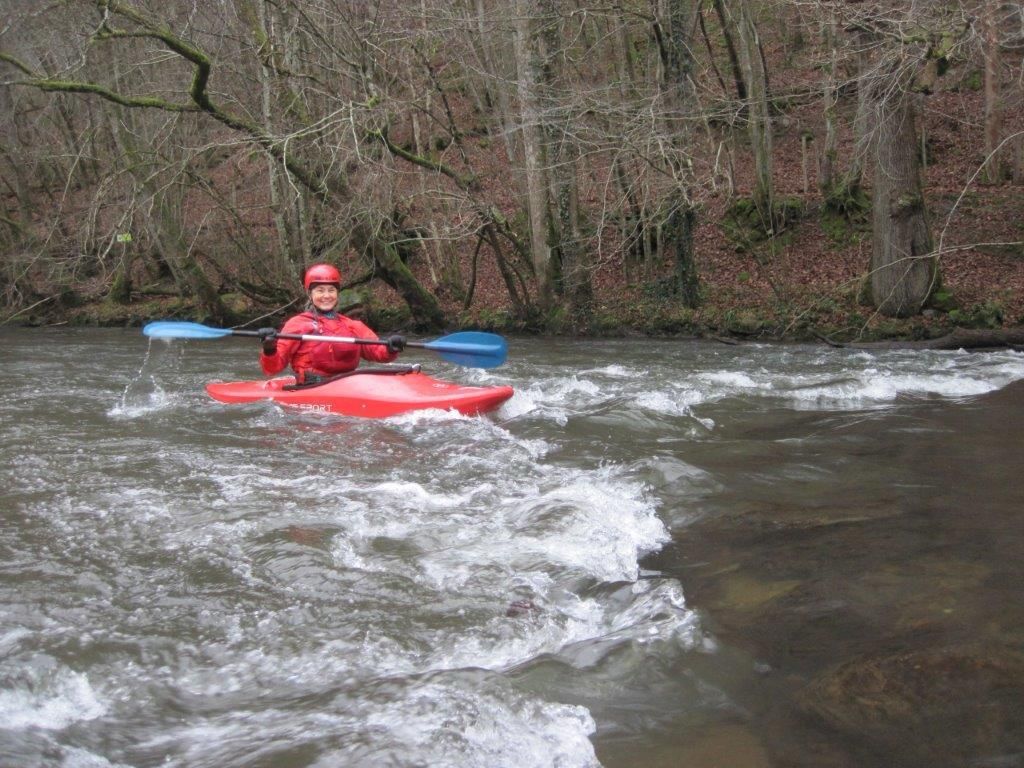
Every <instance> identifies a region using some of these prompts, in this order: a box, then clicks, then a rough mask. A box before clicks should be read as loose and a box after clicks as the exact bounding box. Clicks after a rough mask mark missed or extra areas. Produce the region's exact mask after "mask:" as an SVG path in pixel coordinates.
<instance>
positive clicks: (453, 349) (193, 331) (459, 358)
mask: <svg viewBox="0 0 1024 768" xmlns="http://www.w3.org/2000/svg"><path fill="white" fill-rule="evenodd" d="M142 332H143V333H144V334H145V335H146V336H149V337H150V338H152V339H221V338H224V337H225V336H259V335H260V334H259V332H258V331H245V330H238V329H235V328H211V327H210V326H208V325H200V324H199V323H189V322H185V321H181V320H158V321H157V322H154V323H148V324H147V325H145V326H144V327H143V329H142ZM277 338H279V339H295V340H298V341H321V342H322V341H326V342H328V343H331V344H387V340H386V339H360V338H356V337H348V336H315V335H313V334H301V333H279V334H277ZM405 346H407V347H415V348H417V349H429V350H431V351H432V352H438V353H440V355H441V357H442V358H443V359H445V360H447V361H448V362H450V363H455V364H456V365H464V366H466V367H469V368H495V367H497V366H499V365H501V364H502V363H504V362H505V358H506V357H507V356H508V344H506V343H505V339H503V338H502V337H501V336H498V335H497V334H494V333H483V332H481V331H460V332H459V333H452V334H449V335H447V336H442V337H441V338H439V339H434V340H433V341H407V342H406V343H405Z"/></svg>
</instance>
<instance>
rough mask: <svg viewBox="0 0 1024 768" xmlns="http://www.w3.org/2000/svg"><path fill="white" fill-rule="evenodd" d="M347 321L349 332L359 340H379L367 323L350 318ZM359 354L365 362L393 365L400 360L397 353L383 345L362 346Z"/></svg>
mask: <svg viewBox="0 0 1024 768" xmlns="http://www.w3.org/2000/svg"><path fill="white" fill-rule="evenodd" d="M345 319H346V320H347V321H348V326H349V328H350V329H351V330H350V331H349V332H350V333H351V335H352V336H355V337H356V338H357V339H376V338H379V337H378V336H377V334H376V333H374V332H373V331H371V330H370V327H369V326H368V325H366V324H365V323H361V322H360V321H358V320H353V319H352V318H350V317H349V318H345ZM359 354H360V356H361V357H362V358H363V359H364V360H372V361H373V362H375V363H391V362H394V361H395V360H396V359H397V358H398V353H397V352H388V348H387V347H385V346H384V345H383V344H360V345H359Z"/></svg>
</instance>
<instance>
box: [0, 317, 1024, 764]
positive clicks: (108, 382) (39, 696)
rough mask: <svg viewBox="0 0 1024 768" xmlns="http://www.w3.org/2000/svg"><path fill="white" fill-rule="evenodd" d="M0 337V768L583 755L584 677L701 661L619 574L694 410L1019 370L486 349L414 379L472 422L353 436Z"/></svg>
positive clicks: (185, 382)
mask: <svg viewBox="0 0 1024 768" xmlns="http://www.w3.org/2000/svg"><path fill="white" fill-rule="evenodd" d="M41 339H42V340H41ZM53 343H59V344H60V345H61V348H62V349H61V353H60V354H59V355H58V354H54V353H53V351H52V347H49V346H48V344H53ZM218 344H220V345H222V346H219V347H218V346H216V345H218ZM4 345H5V349H8V350H10V351H9V359H10V360H11V361H12V362H11V364H10V365H8V366H7V367H6V368H5V369H4V370H3V371H2V373H0V379H2V381H0V383H2V385H3V387H4V390H5V391H6V392H8V397H7V398H6V399H5V400H4V402H3V403H2V404H0V413H2V416H3V426H2V428H0V429H2V436H3V445H4V449H3V451H4V466H3V470H2V472H0V484H2V485H3V487H4V488H6V491H4V492H3V494H2V503H3V509H4V510H5V511H4V522H5V526H4V528H5V531H4V532H3V534H2V538H0V543H2V545H3V552H2V554H3V560H4V565H3V576H4V580H3V582H2V603H0V618H2V622H0V756H3V755H4V753H5V749H6V753H7V757H8V758H9V759H8V760H7V761H6V762H7V763H10V764H22V763H23V764H53V765H64V764H66V765H82V766H85V765H110V764H114V765H116V764H122V763H123V764H129V765H141V764H158V763H159V764H160V765H169V766H189V767H190V768H192V767H193V766H230V765H239V766H241V765H253V764H260V763H261V762H266V763H273V764H275V765H323V766H328V765H430V766H440V765H450V766H478V765H487V766H505V765H507V766H518V767H522V766H561V767H563V768H568V767H570V766H592V765H597V764H598V759H597V755H596V752H595V750H594V746H593V744H594V738H595V736H596V734H597V732H598V730H599V729H600V728H601V727H605V728H610V729H613V730H614V729H615V728H620V727H622V724H621V723H615V722H607V723H605V725H604V726H602V725H601V722H600V721H599V720H598V719H597V718H607V717H610V715H609V713H611V712H614V711H615V708H616V707H617V706H619V697H620V696H621V695H622V686H621V685H619V684H617V683H616V681H618V680H629V679H631V678H634V677H642V676H643V675H644V674H645V672H644V670H646V669H649V668H651V667H652V665H653V667H657V666H658V665H659V664H663V663H667V662H666V660H671V659H674V658H677V657H678V656H679V655H681V654H682V655H685V654H694V653H714V649H715V647H716V646H715V640H714V637H713V635H712V633H711V632H710V631H709V630H708V629H707V628H705V627H704V626H702V622H701V619H700V617H699V615H698V614H697V613H695V612H694V611H693V610H691V609H690V607H688V605H687V603H686V600H685V597H684V590H683V587H682V586H681V585H680V584H679V583H678V582H677V581H676V580H674V579H672V578H667V577H663V576H661V575H659V574H648V573H643V572H642V571H641V566H640V563H641V559H642V558H643V556H644V555H645V554H647V553H650V552H653V551H656V550H657V549H658V548H659V547H661V546H662V545H663V544H664V543H665V542H666V541H667V540H668V539H669V537H670V535H671V533H672V527H673V526H676V525H680V524H682V522H683V521H685V518H686V509H685V507H684V508H682V509H678V508H674V509H672V510H667V509H665V508H664V505H663V501H662V499H663V498H664V497H665V496H664V493H663V491H664V489H665V488H666V487H671V488H672V492H671V494H670V495H671V498H673V499H678V498H680V497H685V494H686V493H687V490H686V489H687V488H690V489H693V490H698V489H701V488H704V487H705V486H706V483H707V482H708V479H707V478H705V477H703V476H702V474H701V472H700V471H699V470H698V469H696V468H694V467H691V466H689V465H687V464H685V463H682V462H680V461H679V460H678V459H676V458H674V457H673V453H672V445H673V444H674V443H675V442H677V441H685V440H690V439H694V438H695V437H699V436H702V435H707V434H711V433H713V432H714V431H715V429H716V428H717V425H716V423H715V420H714V419H712V418H709V417H707V416H706V415H704V414H702V413H701V408H702V406H706V405H707V404H711V403H716V402H721V401H725V400H730V399H742V400H743V402H744V407H745V408H758V407H763V406H764V404H769V403H775V404H778V403H782V404H785V405H786V406H787V407H790V408H793V409H798V410H817V409H824V408H829V409H833V410H844V409H849V410H858V409H874V408H885V407H893V406H894V405H895V404H897V403H898V402H900V401H901V399H904V398H920V397H943V398H962V397H969V396H973V395H977V394H980V393H984V392H988V391H991V390H994V389H998V388H1000V387H1002V386H1004V385H1005V384H1007V383H1008V382H1010V381H1014V380H1017V379H1022V378H1024V356H1022V355H1020V354H1018V353H1012V352H1005V353H995V354H989V355H983V356H979V355H966V354H962V353H924V354H913V355H909V354H905V353H885V354H877V355H869V354H863V353H843V352H836V351H834V350H827V349H819V348H804V347H795V348H788V347H787V348H773V347H742V348H739V349H733V348H723V347H719V346H711V345H683V344H669V343H657V344H655V343H650V344H649V345H647V346H646V347H644V346H643V345H640V346H639V348H638V345H636V344H634V343H626V342H621V343H616V342H591V343H576V342H574V343H572V344H569V343H564V342H563V343H559V342H546V341H529V342H514V343H513V344H512V349H511V353H510V363H509V364H508V365H506V366H505V367H503V368H499V369H496V370H490V371H476V370H470V369H458V368H455V367H450V366H443V365H441V364H437V365H435V366H432V367H431V372H432V373H435V374H441V375H445V376H448V377H450V378H456V379H458V380H460V381H463V382H466V383H494V382H501V383H505V382H507V383H511V384H513V385H514V386H515V387H516V390H517V394H516V395H515V397H514V398H513V399H512V400H511V401H509V402H508V403H507V404H506V405H505V406H504V407H503V408H502V409H501V410H500V411H499V412H498V413H497V414H495V415H494V416H492V417H487V418H464V417H459V416H455V415H451V414H446V413H440V412H425V413H420V414H414V415H407V416H402V417H398V418H395V419H391V420H387V421H383V422H372V421H357V420H350V419H340V418H335V417H331V416H323V415H316V414H308V413H295V412H287V411H284V410H281V409H279V408H277V407H276V406H273V405H269V404H253V405H245V406H225V405H221V404H217V403H214V402H213V401H210V400H208V399H207V398H205V396H204V395H203V393H202V388H201V385H202V383H203V382H204V381H206V380H209V379H212V378H232V377H246V376H248V377H252V376H254V374H255V372H256V371H255V363H254V360H253V359H252V357H253V356H254V353H252V350H251V349H248V348H244V347H242V346H241V345H238V344H234V343H232V342H202V343H197V344H190V345H188V347H187V351H183V347H184V345H181V344H171V345H168V344H163V343H158V344H155V345H154V346H153V348H152V350H151V351H150V349H149V347H148V346H147V343H146V342H145V341H143V340H142V339H140V338H136V337H135V336H134V335H128V334H120V333H114V332H91V333H87V332H83V333H80V334H73V333H68V334H62V335H59V336H58V335H56V334H53V335H43V334H35V335H34V334H32V333H29V332H25V333H21V334H12V335H9V336H5V338H4ZM69 361H76V362H75V363H74V365H73V366H72V365H71V364H70V363H69ZM417 361H418V362H423V363H424V364H425V365H426V364H427V363H428V362H432V361H428V360H426V359H423V360H419V359H417ZM140 367H141V370H140ZM72 370H73V371H75V372H76V374H77V377H76V378H75V379H73V380H71V383H70V384H69V385H68V386H65V387H59V388H56V392H57V394H53V392H54V391H55V389H54V388H52V387H51V386H50V385H49V381H50V380H51V379H52V378H53V377H58V378H61V379H62V377H64V376H66V375H67V374H68V373H70V372H71V371H72ZM62 380H64V379H62ZM65 381H66V380H65ZM545 670H548V671H549V672H550V674H549V673H545V672H544V671H545ZM560 670H563V671H564V670H572V673H571V675H569V677H568V678H567V677H566V675H565V674H564V672H562V671H560ZM567 679H571V680H572V683H571V685H569V684H567V682H566V680H567ZM626 687H628V686H626ZM681 695H682V696H685V695H693V696H695V697H697V698H698V699H702V700H703V702H704V704H705V705H706V706H716V704H715V703H714V702H716V701H717V700H718V698H719V697H720V694H719V693H717V692H716V691H715V690H713V689H705V690H703V691H702V690H701V689H700V688H699V687H698V689H696V691H690V690H689V688H686V687H685V686H684V688H683V690H682V692H680V691H679V690H677V691H675V692H674V693H672V694H671V696H677V697H678V696H681ZM652 696H653V697H654V698H655V699H657V696H658V694H656V693H655V692H653V691H652ZM671 696H670V697H669V698H671ZM0 762H3V761H0Z"/></svg>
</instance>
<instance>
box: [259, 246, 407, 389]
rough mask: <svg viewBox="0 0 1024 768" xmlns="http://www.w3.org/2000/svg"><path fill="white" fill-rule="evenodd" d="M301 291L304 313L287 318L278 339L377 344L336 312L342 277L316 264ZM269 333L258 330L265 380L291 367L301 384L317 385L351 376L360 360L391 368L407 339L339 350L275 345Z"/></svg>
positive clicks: (360, 327)
mask: <svg viewBox="0 0 1024 768" xmlns="http://www.w3.org/2000/svg"><path fill="white" fill-rule="evenodd" d="M303 285H304V286H305V287H306V293H307V295H308V296H309V305H308V306H307V308H306V311H305V312H301V313H299V314H297V315H295V316H294V317H290V318H288V320H286V321H285V324H284V326H283V327H282V328H281V331H280V332H281V333H293V334H302V335H312V336H345V337H349V338H353V337H354V338H360V339H376V338H377V334H375V333H374V332H373V331H371V330H370V329H369V328H368V327H367V326H366V325H365V324H364V323H361V322H359V321H358V320H353V319H352V318H350V317H345V316H344V315H342V314H340V313H339V312H338V292H339V291H340V290H341V273H340V272H338V270H337V269H335V268H334V267H332V266H331V265H330V264H316V265H314V266H312V267H310V268H309V269H307V270H306V275H305V277H304V278H303ZM277 334H278V332H277V331H276V330H275V329H273V328H260V329H259V335H260V339H261V340H262V341H263V351H262V353H261V354H260V366H261V367H262V368H263V372H264V373H266V374H267V375H268V376H272V375H274V374H275V373H280V372H281V371H283V370H284V369H285V368H287V367H288V365H289V364H291V367H292V370H294V371H295V378H296V381H298V382H299V383H300V384H315V383H317V382H319V381H322V380H323V379H325V378H327V377H329V376H333V375H335V374H338V373H347V372H348V371H354V370H355V369H356V368H357V367H358V366H359V358H360V357H362V358H363V359H365V360H373V361H374V362H378V363H390V362H391V361H393V360H394V359H395V358H396V357H398V353H399V352H401V351H402V350H403V349H405V339H404V338H403V337H401V336H390V337H388V338H387V339H384V340H383V341H384V342H385V343H383V344H339V343H331V342H320V341H299V340H297V339H279V338H277Z"/></svg>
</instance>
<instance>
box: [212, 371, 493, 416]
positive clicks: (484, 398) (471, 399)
mask: <svg viewBox="0 0 1024 768" xmlns="http://www.w3.org/2000/svg"><path fill="white" fill-rule="evenodd" d="M206 391H207V392H208V393H209V395H210V397H212V398H213V399H214V400H219V401H220V402H222V403H251V402H253V401H255V400H273V401H274V402H277V403H281V404H282V405H290V406H294V407H297V408H302V409H304V410H308V411H323V412H325V413H337V414H340V415H342V416H363V417H366V418H371V419H380V418H385V417H387V416H394V415H395V414H399V413H406V412H407V411H419V410H424V409H428V408H437V409H441V410H446V411H448V410H454V411H458V412H459V413H462V414H465V415H467V416H475V415H476V414H479V413H486V412H488V411H493V410H494V409H496V408H497V407H498V406H500V405H501V404H502V403H504V402H505V401H506V400H508V399H509V398H510V397H512V394H513V390H512V387H508V386H494V387H471V386H463V385H461V384H453V383H451V382H448V381H439V380H438V379H434V378H431V377H430V376H427V375H426V374H425V373H421V372H420V370H419V366H410V367H406V368H398V369H393V368H384V369H372V368H370V369H363V370H358V371H354V372H352V373H345V374H341V375H339V376H335V377H333V378H331V379H329V380H328V381H326V382H324V383H322V384H312V385H309V384H306V385H296V384H295V379H294V377H292V376H284V377H280V378H276V379H268V380H266V381H225V382H220V381H214V382H211V383H209V384H207V385H206Z"/></svg>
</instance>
